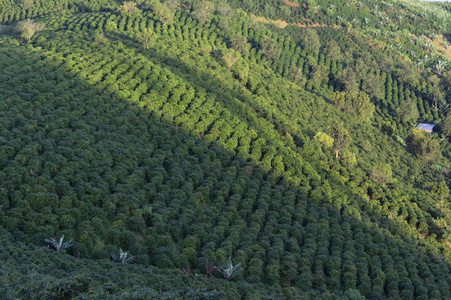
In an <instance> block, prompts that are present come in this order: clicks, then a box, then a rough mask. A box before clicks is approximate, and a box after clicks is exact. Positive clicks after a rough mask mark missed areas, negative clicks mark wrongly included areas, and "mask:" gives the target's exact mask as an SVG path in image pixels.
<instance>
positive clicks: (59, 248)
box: [45, 234, 74, 252]
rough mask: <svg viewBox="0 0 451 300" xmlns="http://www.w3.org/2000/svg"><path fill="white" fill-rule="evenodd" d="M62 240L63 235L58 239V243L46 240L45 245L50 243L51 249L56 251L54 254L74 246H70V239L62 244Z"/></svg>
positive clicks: (52, 239) (53, 240)
mask: <svg viewBox="0 0 451 300" xmlns="http://www.w3.org/2000/svg"><path fill="white" fill-rule="evenodd" d="M63 240H64V234H63V235H62V236H61V237H60V239H59V241H56V240H55V239H54V238H51V239H46V240H45V241H46V242H47V243H50V244H51V245H52V247H53V248H55V249H56V252H60V251H65V250H66V249H67V248H69V247H71V246H73V245H74V244H71V242H72V239H70V240H69V241H67V242H65V243H63Z"/></svg>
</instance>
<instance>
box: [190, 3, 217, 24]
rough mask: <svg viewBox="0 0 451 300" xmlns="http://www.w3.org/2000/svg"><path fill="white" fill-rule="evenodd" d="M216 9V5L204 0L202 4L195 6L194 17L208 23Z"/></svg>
mask: <svg viewBox="0 0 451 300" xmlns="http://www.w3.org/2000/svg"><path fill="white" fill-rule="evenodd" d="M214 11H215V5H214V4H213V3H212V2H210V1H202V2H201V3H200V4H198V5H196V6H195V9H194V11H193V13H192V15H193V17H194V18H196V19H197V20H198V21H199V22H200V23H202V24H203V23H206V22H208V21H210V19H211V16H212V14H213V12H214Z"/></svg>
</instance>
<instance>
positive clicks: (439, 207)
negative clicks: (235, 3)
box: [0, 4, 451, 299]
mask: <svg viewBox="0 0 451 300" xmlns="http://www.w3.org/2000/svg"><path fill="white" fill-rule="evenodd" d="M111 5H112V6H111V7H112V8H114V6H113V4H111ZM138 7H140V9H142V11H139V13H137V12H136V11H134V12H135V13H130V11H129V12H128V13H127V12H122V13H119V12H115V11H114V9H111V8H108V9H99V10H101V11H100V12H94V13H81V14H76V15H73V14H71V13H68V12H62V13H55V14H54V13H50V12H49V13H48V14H46V16H45V17H44V18H42V19H37V20H35V22H41V23H45V24H46V28H45V30H43V31H41V32H37V33H36V34H34V35H33V36H32V37H31V38H30V40H29V41H24V39H23V38H21V37H20V36H18V35H17V34H14V33H11V32H9V31H7V30H5V31H4V32H3V34H0V44H1V47H0V55H1V59H0V68H1V69H2V70H3V72H2V74H1V75H0V86H1V89H2V96H1V102H0V105H1V110H0V124H1V127H0V138H1V143H0V149H1V151H0V155H1V157H0V180H1V182H2V184H1V186H0V197H1V207H2V209H1V210H0V213H1V221H0V225H1V226H2V227H1V232H2V235H1V238H2V248H0V250H1V257H2V260H3V262H4V263H3V265H2V271H1V273H0V276H1V277H2V279H3V280H2V282H3V283H2V286H1V287H0V288H1V289H3V290H4V291H5V293H4V294H6V295H8V297H10V298H15V297H27V296H28V295H34V296H33V297H35V298H36V299H42V298H50V299H53V298H57V299H58V297H60V298H64V297H65V298H71V297H77V296H78V297H83V295H84V296H87V295H89V294H90V295H91V297H94V298H95V297H97V298H98V299H106V298H107V297H111V298H114V299H115V298H118V299H124V298H125V297H129V298H130V299H136V298H139V297H141V298H143V299H147V298H149V297H150V298H151V297H155V298H158V297H159V298H165V297H166V298H167V299H172V298H175V297H182V296H183V295H185V294H186V293H189V294H190V297H192V298H195V297H205V298H207V297H210V298H221V297H226V298H230V299H235V298H238V297H243V298H250V299H252V298H267V299H280V298H290V297H291V298H301V297H305V298H306V299H307V298H309V297H313V298H319V297H324V298H330V297H332V298H334V297H335V298H344V297H348V298H349V299H356V297H362V296H363V297H367V298H370V299H383V298H393V299H399V298H403V299H411V298H412V297H415V298H418V299H431V298H447V297H449V296H450V293H451V291H450V288H449V285H450V284H451V277H450V270H449V268H450V264H449V255H450V251H449V249H448V242H447V239H448V235H449V226H448V224H449V217H450V214H449V212H450V205H449V202H448V197H449V189H448V182H449V177H448V176H449V175H448V172H447V170H446V167H447V166H449V161H448V157H449V156H448V154H447V153H448V152H447V151H448V150H447V149H449V143H448V141H446V139H443V140H442V142H441V144H439V147H441V150H442V151H443V155H444V157H443V158H440V156H441V155H438V156H437V157H433V158H432V156H431V155H430V156H427V157H420V156H418V155H417V156H415V155H412V154H411V153H409V151H408V150H410V149H406V148H405V146H403V143H404V142H403V139H402V138H401V137H400V136H399V135H401V136H403V137H407V136H408V134H409V131H410V128H411V127H412V125H414V122H415V120H408V121H400V120H399V114H398V112H399V111H400V109H399V108H400V107H403V105H404V103H414V106H415V107H418V111H419V116H420V118H422V119H423V120H425V121H427V120H430V121H437V120H438V119H440V118H443V119H446V114H445V113H444V110H440V111H438V110H433V109H432V107H433V106H432V107H431V104H433V103H430V102H429V101H428V100H429V99H428V97H429V96H430V95H431V94H433V90H434V87H435V84H436V83H435V82H434V81H431V80H429V78H428V77H427V76H426V75H421V76H419V78H418V83H413V84H412V83H409V82H405V81H403V76H402V75H403V74H402V73H396V72H395V73H391V72H390V71H389V70H386V69H381V68H379V67H378V65H377V63H376V62H377V60H378V59H379V60H381V59H383V58H384V57H387V56H389V55H387V54H386V53H379V52H377V50H372V49H371V46H368V45H365V44H364V41H362V40H361V39H358V38H356V37H355V36H354V37H350V35H349V33H348V32H346V31H341V30H337V29H334V28H330V29H318V30H317V31H315V33H316V34H318V39H319V41H320V45H326V44H327V43H329V42H330V40H331V37H334V38H335V37H339V38H340V39H341V40H340V39H338V40H340V41H343V43H341V42H340V45H341V50H340V51H343V52H344V55H345V56H346V55H347V54H346V52H345V51H344V50H345V46H344V45H346V43H349V45H353V46H352V49H358V48H359V47H365V49H366V50H365V51H361V52H360V54H361V56H352V55H347V57H333V58H332V56H331V54H330V51H328V50H327V48H326V47H325V46H324V47H322V46H320V47H319V48H318V49H317V50H315V49H313V51H310V50H311V49H310V48H308V45H306V44H305V43H303V42H302V36H303V35H306V34H307V35H308V34H311V31H307V29H305V30H304V29H302V28H299V29H298V31H296V30H294V29H290V30H286V31H282V30H280V29H276V28H272V27H271V26H269V27H268V28H265V27H262V25H261V24H257V23H255V22H252V20H251V18H250V17H248V15H247V14H246V13H245V12H244V11H238V12H237V13H236V14H234V16H233V17H232V18H229V17H227V16H225V15H221V14H216V15H214V16H213V15H212V16H211V19H208V20H202V19H199V14H196V12H199V11H200V9H201V8H202V7H201V6H200V8H198V7H197V6H196V5H195V6H194V8H193V11H192V12H191V13H190V12H188V11H177V12H176V13H175V14H173V15H170V16H172V17H173V19H172V20H170V21H169V22H168V21H167V18H164V17H165V15H162V13H161V12H160V13H157V10H156V9H155V7H153V8H152V7H150V8H148V7H144V6H143V7H141V6H138ZM106 10H107V11H106ZM111 10H113V11H111ZM166 17H167V16H166ZM225 20H228V21H227V24H226V23H225ZM7 26H13V25H6V26H5V27H7ZM224 26H229V27H228V28H229V30H227V31H224V30H223V29H224V28H225V27H224ZM333 30H335V31H336V32H337V35H334V34H332V36H331V32H335V31H333ZM243 37H244V39H243ZM354 39H356V40H354ZM240 41H241V42H240ZM329 48H330V47H329ZM364 53H369V54H370V55H372V58H371V57H370V58H366V59H367V60H365V57H364V56H363V55H364ZM354 54H355V53H354ZM395 60H396V59H395ZM366 62H372V63H371V64H368V65H367V64H366ZM403 66H404V68H405V69H406V68H409V67H411V65H403ZM402 68H403V67H401V69H400V70H402ZM342 70H348V71H351V70H352V72H355V73H356V74H357V77H356V78H355V81H356V87H357V89H358V90H359V92H356V91H354V90H347V87H346V86H343V85H342V83H341V81H340V79H339V78H338V77H339V73H340V72H341V71H342ZM396 70H399V69H396ZM324 74H325V75H324ZM439 75H440V77H438V78H439V80H443V81H441V82H445V81H444V80H446V73H443V74H442V73H439ZM368 76H373V77H372V78H373V80H374V81H378V80H379V79H378V78H380V79H381V82H382V83H383V87H380V86H379V87H378V88H379V89H380V90H382V92H381V91H380V90H379V91H378V90H377V89H373V90H371V89H369V87H368V84H366V83H365V80H364V78H365V77H368ZM445 83H446V82H445ZM388 86H389V87H390V88H388ZM394 86H395V87H396V93H395V92H394V90H395V88H394ZM371 91H373V93H372V92H371ZM440 93H443V95H444V101H445V103H446V100H447V99H449V96H450V95H449V90H447V86H446V85H442V86H441V87H440ZM368 95H370V96H368ZM394 95H396V98H395V99H396V100H395V99H394ZM340 99H342V100H340ZM423 99H428V100H427V101H423ZM339 101H344V103H345V104H344V106H343V107H341V106H340V103H341V102H339ZM349 101H351V102H352V101H354V102H353V103H357V104H353V105H352V109H353V110H354V111H352V110H349V108H348V105H350V104H348V102H349ZM356 101H357V102H356ZM358 101H360V102H358ZM362 103H363V104H362ZM421 108H423V109H421ZM432 111H434V112H432ZM334 129H337V130H338V129H340V130H338V133H337V132H335V131H334ZM334 132H335V133H336V135H334ZM393 133H396V134H398V136H396V135H392V134H393ZM321 136H322V137H323V138H324V137H325V139H322V138H321ZM332 136H333V137H334V138H335V140H332V144H331V143H330V141H331V140H330V139H328V138H327V137H329V138H331V137H332ZM346 136H348V137H349V139H348V140H347V142H346V141H344V142H343V144H346V145H344V146H340V145H338V141H339V140H340V139H344V140H346V138H345V137H346ZM407 140H408V139H406V141H407ZM328 141H329V142H328ZM434 141H435V142H437V141H436V140H434ZM437 143H438V142H437ZM348 144H349V145H348ZM428 151H429V150H428ZM442 151H440V152H442ZM428 153H429V152H428ZM431 161H435V163H433V164H431V163H430V162H431ZM7 232H9V233H7ZM62 235H64V236H65V237H69V238H73V239H74V242H75V243H74V245H73V246H72V247H70V248H69V249H68V251H67V253H65V254H64V253H55V252H52V251H50V252H49V251H48V250H45V249H44V248H42V247H45V245H46V243H45V242H44V241H45V239H48V238H50V237H52V236H53V237H60V236H62ZM119 248H122V249H124V250H125V251H127V252H129V253H131V255H133V256H134V258H135V259H134V265H130V266H128V265H125V266H124V265H115V264H114V263H113V262H109V261H107V260H108V258H109V257H110V255H111V254H117V253H119ZM71 256H74V257H71ZM26 257H29V258H28V259H25V258H26ZM75 257H79V259H78V260H77V259H76V258H75ZM229 257H231V258H232V259H233V263H234V264H237V263H239V264H240V266H241V268H242V270H241V272H240V273H239V274H238V275H237V277H235V278H233V279H232V280H231V281H226V280H224V279H221V276H220V274H219V273H218V272H217V273H214V275H215V276H216V277H217V278H210V279H208V280H206V279H204V275H205V274H206V272H207V274H208V268H209V267H208V264H206V260H208V261H210V260H211V261H212V262H213V264H215V265H216V266H219V265H225V264H226V262H227V259H228V258H229ZM19 266H20V267H19ZM188 266H189V267H190V270H191V271H189V272H186V273H184V272H183V271H182V268H185V269H187V268H188ZM103 270H108V272H105V271H103ZM121 272H122V273H121ZM105 273H107V274H105ZM189 273H191V274H189ZM77 274H78V275H77ZM79 274H84V275H85V276H88V277H89V278H90V280H89V282H87V281H86V280H84V279H83V277H82V276H80V275H79ZM195 274H196V275H195ZM121 276H122V278H121ZM66 277H67V279H64V278H66ZM207 277H208V276H207ZM123 278H126V279H123ZM36 282H37V283H36ZM130 285H133V286H134V287H133V288H131V289H130V288H129V286H130ZM214 290H218V291H219V292H218V291H214ZM166 292H167V293H166ZM130 293H131V294H130ZM133 293H134V294H133ZM58 295H59V296H58ZM93 295H94V296H93Z"/></svg>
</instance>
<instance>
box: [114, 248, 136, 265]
mask: <svg viewBox="0 0 451 300" xmlns="http://www.w3.org/2000/svg"><path fill="white" fill-rule="evenodd" d="M127 255H128V253H127V252H124V251H122V249H120V253H119V256H116V255H114V254H111V256H110V259H111V260H112V261H114V262H117V263H122V264H128V263H131V262H132V261H133V259H134V257H133V256H131V257H129V258H127Z"/></svg>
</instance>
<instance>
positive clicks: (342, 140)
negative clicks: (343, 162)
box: [328, 121, 351, 158]
mask: <svg viewBox="0 0 451 300" xmlns="http://www.w3.org/2000/svg"><path fill="white" fill-rule="evenodd" d="M328 132H329V136H330V137H331V138H333V140H334V143H333V147H334V150H335V158H338V156H339V154H340V152H342V151H344V150H346V148H348V146H349V144H350V143H351V137H350V136H349V133H348V131H347V130H346V128H344V127H343V124H341V123H340V122H337V121H335V122H334V124H333V125H332V127H329V130H328Z"/></svg>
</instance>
